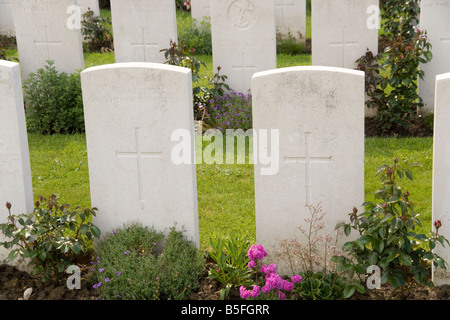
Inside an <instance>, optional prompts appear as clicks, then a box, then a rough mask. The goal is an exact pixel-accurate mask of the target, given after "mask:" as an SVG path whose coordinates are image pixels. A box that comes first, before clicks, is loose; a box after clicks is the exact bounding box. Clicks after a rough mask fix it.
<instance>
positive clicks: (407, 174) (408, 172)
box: [405, 169, 413, 181]
mask: <svg viewBox="0 0 450 320" xmlns="http://www.w3.org/2000/svg"><path fill="white" fill-rule="evenodd" d="M405 174H406V176H407V177H408V179H409V180H411V181H412V179H413V174H412V172H411V170H409V169H406V170H405Z"/></svg>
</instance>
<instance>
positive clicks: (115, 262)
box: [90, 222, 204, 300]
mask: <svg viewBox="0 0 450 320" xmlns="http://www.w3.org/2000/svg"><path fill="white" fill-rule="evenodd" d="M96 256H97V257H96V258H95V259H94V260H93V261H92V262H91V264H92V268H91V272H92V273H91V278H90V279H91V283H92V284H93V287H94V288H95V289H97V290H98V294H99V297H100V298H101V299H105V300H181V299H184V298H186V297H187V296H188V295H189V294H191V293H192V292H193V291H194V290H196V289H197V288H198V287H199V279H200V275H201V273H202V272H203V270H204V256H203V254H202V252H201V251H200V250H199V249H198V248H197V247H196V245H195V244H194V243H193V242H192V241H190V240H188V239H186V236H185V233H184V232H183V231H180V230H177V229H176V228H175V227H173V228H171V230H170V232H169V233H168V234H167V235H164V233H163V232H160V231H156V230H155V229H154V228H148V227H144V226H142V224H140V223H138V222H133V223H129V224H127V225H124V226H123V227H122V228H118V229H117V230H113V231H112V232H111V233H110V234H108V235H107V237H105V238H104V239H102V240H101V241H100V242H99V244H98V246H97V249H96Z"/></svg>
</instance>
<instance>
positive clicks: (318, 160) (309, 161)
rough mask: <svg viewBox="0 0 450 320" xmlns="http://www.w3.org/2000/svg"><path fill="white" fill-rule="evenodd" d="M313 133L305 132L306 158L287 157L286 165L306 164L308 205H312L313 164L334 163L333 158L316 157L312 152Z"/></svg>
mask: <svg viewBox="0 0 450 320" xmlns="http://www.w3.org/2000/svg"><path fill="white" fill-rule="evenodd" d="M311 136H312V133H311V132H305V156H304V157H285V158H284V163H286V164H290V163H304V164H305V180H306V182H305V192H306V205H311V204H312V203H311V187H312V173H311V164H312V163H330V162H332V161H333V159H332V157H331V156H329V157H315V156H313V155H312V152H311Z"/></svg>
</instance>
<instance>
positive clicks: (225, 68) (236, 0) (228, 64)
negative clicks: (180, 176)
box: [0, 0, 450, 113]
mask: <svg viewBox="0 0 450 320" xmlns="http://www.w3.org/2000/svg"><path fill="white" fill-rule="evenodd" d="M304 2H305V0H265V1H254V0H224V1H212V2H211V1H209V0H197V1H194V2H193V3H192V15H193V16H194V17H197V18H198V17H199V16H200V15H203V16H204V15H209V16H211V18H212V21H211V22H212V26H211V29H212V39H213V57H214V58H213V64H214V70H216V69H217V67H218V66H220V67H221V68H222V71H221V73H222V74H225V75H227V76H228V79H229V84H230V85H231V87H232V88H233V89H234V90H236V91H240V92H245V91H247V90H249V89H250V80H251V76H252V75H253V74H254V73H255V72H259V71H264V70H270V69H273V68H275V67H276V33H277V32H278V33H281V34H284V35H286V34H291V35H292V36H294V37H297V36H298V37H300V35H302V36H304V34H305V33H306V31H305V28H304V25H305V23H304V22H303V20H304V18H303V17H304V16H305V12H306V6H305V3H304ZM378 3H379V1H378V0H335V1H328V0H314V1H312V18H311V20H312V65H317V66H332V67H342V68H351V69H353V68H355V67H356V64H355V60H356V59H357V58H359V57H361V56H362V55H363V54H364V53H365V51H366V50H367V49H369V50H371V51H372V52H373V53H377V52H378V28H377V25H374V24H373V21H377V19H376V18H377V17H374V11H372V9H371V8H377V6H378ZM71 5H80V6H81V7H82V8H81V9H82V10H81V11H82V12H85V11H86V10H87V8H88V7H89V8H91V9H92V10H93V11H94V12H95V13H96V14H99V7H98V0H78V1H77V0H63V1H58V0H45V1H42V0H41V1H37V0H17V1H14V2H11V0H0V33H6V34H16V37H17V43H18V49H19V59H20V61H21V69H22V76H23V78H26V77H27V76H28V74H29V73H30V72H35V71H36V70H37V69H39V68H41V67H43V66H44V65H45V63H46V61H47V60H54V61H55V67H56V68H57V69H58V70H59V71H64V72H67V73H73V72H75V71H76V70H83V69H84V59H83V52H82V44H81V32H80V30H79V29H76V28H68V27H67V20H68V12H67V9H68V8H69V6H71ZM421 6H422V9H421V19H420V20H421V28H422V29H425V30H427V31H428V37H429V40H430V41H431V43H432V45H433V48H432V52H433V59H432V61H431V63H428V64H426V65H423V66H421V67H422V69H423V70H424V71H425V80H420V83H419V91H420V92H419V94H420V96H421V97H422V98H423V100H424V102H425V104H426V106H425V108H424V109H423V110H422V112H424V113H426V112H428V111H432V110H433V104H434V80H433V79H434V77H435V76H436V74H437V73H438V72H441V71H444V72H447V71H450V62H449V60H448V59H447V56H448V55H449V54H450V34H449V30H450V24H449V23H450V22H449V21H450V20H449V19H446V17H448V16H449V15H450V0H424V1H421ZM199 8H202V9H201V10H199ZM13 9H14V10H13ZM111 10H112V18H113V29H114V40H115V52H116V62H157V63H163V62H164V61H165V58H164V55H163V54H162V53H161V52H160V50H161V49H164V48H168V47H169V43H170V40H173V41H174V42H176V41H177V26H176V10H175V3H174V1H164V2H162V3H161V2H160V1H149V0H146V1H145V0H123V1H120V0H112V1H111ZM199 12H200V13H199ZM337 12H339V14H336V13H337ZM14 16H15V18H14ZM274 16H276V19H275V20H274V18H273V17H274ZM13 21H16V26H15V27H14V26H13ZM292 21H296V22H297V24H293V23H291V22H292ZM8 30H9V31H8ZM366 112H368V110H366Z"/></svg>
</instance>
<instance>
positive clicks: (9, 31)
mask: <svg viewBox="0 0 450 320" xmlns="http://www.w3.org/2000/svg"><path fill="white" fill-rule="evenodd" d="M0 35H6V36H9V37H12V36H14V35H15V31H14V19H13V15H12V0H0Z"/></svg>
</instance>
